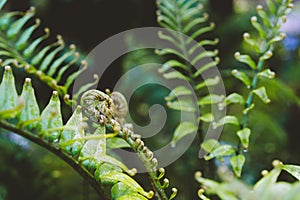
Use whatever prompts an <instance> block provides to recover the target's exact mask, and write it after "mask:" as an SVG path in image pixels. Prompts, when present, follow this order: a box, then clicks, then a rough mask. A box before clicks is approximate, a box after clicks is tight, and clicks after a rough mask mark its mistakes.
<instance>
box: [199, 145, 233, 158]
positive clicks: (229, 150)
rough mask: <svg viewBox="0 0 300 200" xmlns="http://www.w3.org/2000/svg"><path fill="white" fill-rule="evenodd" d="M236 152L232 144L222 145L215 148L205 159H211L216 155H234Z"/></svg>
mask: <svg viewBox="0 0 300 200" xmlns="http://www.w3.org/2000/svg"><path fill="white" fill-rule="evenodd" d="M234 154H235V149H234V148H233V147H232V146H231V145H226V144H225V145H220V146H218V147H217V148H215V149H214V150H213V151H212V152H210V153H209V155H207V156H205V157H204V159H205V160H210V159H213V158H215V157H223V156H232V155H234Z"/></svg>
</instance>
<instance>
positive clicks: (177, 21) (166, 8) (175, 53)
mask: <svg viewBox="0 0 300 200" xmlns="http://www.w3.org/2000/svg"><path fill="white" fill-rule="evenodd" d="M157 5H158V9H159V10H158V12H157V15H158V17H157V19H158V23H159V24H160V25H161V26H162V27H164V28H166V29H167V30H166V33H161V32H160V33H159V37H160V38H161V39H163V40H166V41H168V42H169V43H170V44H171V45H172V47H170V48H168V49H162V50H160V51H158V50H157V52H158V54H159V55H169V54H171V55H172V60H168V61H167V62H166V63H164V64H163V65H162V67H161V68H160V69H159V72H160V73H162V74H163V76H164V77H165V78H166V79H183V80H186V81H187V82H188V83H189V84H190V85H191V86H192V88H191V89H192V90H193V91H196V92H199V91H200V90H202V89H204V88H206V87H213V86H215V85H217V84H218V83H219V82H220V80H221V79H220V77H210V78H207V79H208V80H202V81H201V75H202V74H203V73H205V72H206V71H208V70H209V69H211V68H212V67H214V66H216V65H217V64H218V63H219V58H218V57H217V55H218V50H214V51H211V50H208V51H204V49H203V46H208V47H209V46H213V45H216V44H217V43H218V41H219V40H218V39H214V40H210V39H205V37H204V35H205V33H208V32H210V31H212V30H213V29H214V27H215V24H214V23H210V24H207V23H208V19H209V16H208V14H207V13H203V11H202V9H203V5H202V4H201V3H200V1H199V0H192V1H182V0H174V1H173V0H158V1H157ZM195 41H196V42H195ZM173 57H174V58H173ZM210 58H214V60H210ZM177 69H180V70H178V71H174V70H177ZM181 89H182V88H181ZM191 89H187V88H185V89H184V90H183V91H181V92H184V94H185V96H186V97H189V96H190V97H191V95H192V94H193V91H191ZM177 90H178V88H175V89H174V90H172V91H171V93H170V94H169V96H168V97H167V98H166V100H167V105H168V106H169V107H170V108H172V109H175V110H181V111H184V112H186V111H187V112H194V113H196V111H197V109H194V107H195V106H194V104H193V102H190V101H186V100H180V101H179V100H176V98H175V97H174V94H175V95H176V94H177V93H178V91H177ZM177 95H180V93H179V94H177ZM212 95H213V96H217V97H218V98H220V99H223V97H222V96H220V95H217V94H212ZM170 97H172V98H170ZM176 97H178V96H176ZM208 98H209V99H208V101H206V100H207V99H205V97H204V98H203V99H202V97H198V99H199V102H200V103H199V102H198V106H203V105H211V104H214V102H212V101H211V100H212V99H211V98H210V97H208ZM204 101H206V103H205V104H202V103H201V102H204ZM191 108H193V109H191ZM203 115H205V113H203ZM197 118H198V117H197ZM199 119H200V118H199ZM187 123H188V122H182V123H180V124H179V125H178V126H177V128H176V130H181V127H185V126H186V124H187ZM189 129H191V130H194V128H193V127H190V126H189ZM196 131H197V130H196ZM184 132H186V131H184ZM190 133H191V132H189V131H188V134H190ZM185 135H187V134H179V136H180V137H178V134H175V133H174V137H173V140H172V141H173V146H175V143H176V141H178V140H179V139H181V138H182V137H184V136H185Z"/></svg>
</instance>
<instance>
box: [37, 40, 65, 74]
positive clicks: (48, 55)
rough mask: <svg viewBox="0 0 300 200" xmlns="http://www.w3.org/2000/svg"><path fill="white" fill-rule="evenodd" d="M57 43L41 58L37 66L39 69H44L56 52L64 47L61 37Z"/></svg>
mask: <svg viewBox="0 0 300 200" xmlns="http://www.w3.org/2000/svg"><path fill="white" fill-rule="evenodd" d="M58 43H59V46H58V47H56V48H55V49H54V50H52V51H51V52H48V53H47V55H46V57H45V58H44V59H43V61H42V63H41V64H40V67H39V69H40V70H41V71H45V70H46V69H47V68H48V67H49V65H50V64H51V62H52V61H53V60H54V58H55V56H56V55H57V53H58V52H59V51H61V50H62V49H63V48H64V43H63V41H62V40H61V39H59V41H58Z"/></svg>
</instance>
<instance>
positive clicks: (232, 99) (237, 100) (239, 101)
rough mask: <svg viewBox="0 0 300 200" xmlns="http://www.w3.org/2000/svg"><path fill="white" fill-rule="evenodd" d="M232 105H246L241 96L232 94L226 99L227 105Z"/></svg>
mask: <svg viewBox="0 0 300 200" xmlns="http://www.w3.org/2000/svg"><path fill="white" fill-rule="evenodd" d="M232 103H234V104H242V105H244V104H245V99H244V97H243V96H242V95H240V94H237V93H232V94H230V95H228V96H227V97H226V105H229V104H232Z"/></svg>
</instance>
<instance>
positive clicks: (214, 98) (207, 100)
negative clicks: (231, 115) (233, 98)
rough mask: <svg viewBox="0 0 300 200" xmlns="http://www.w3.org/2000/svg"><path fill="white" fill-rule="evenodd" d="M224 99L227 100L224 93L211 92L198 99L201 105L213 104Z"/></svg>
mask: <svg viewBox="0 0 300 200" xmlns="http://www.w3.org/2000/svg"><path fill="white" fill-rule="evenodd" d="M224 100H225V97H224V96H223V95H217V94H209V95H207V96H205V97H203V98H201V99H200V100H199V101H198V105H200V106H203V105H211V104H216V103H220V102H223V101H224Z"/></svg>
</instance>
